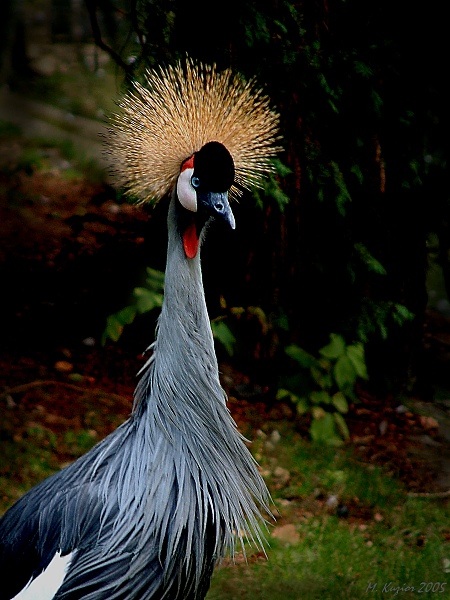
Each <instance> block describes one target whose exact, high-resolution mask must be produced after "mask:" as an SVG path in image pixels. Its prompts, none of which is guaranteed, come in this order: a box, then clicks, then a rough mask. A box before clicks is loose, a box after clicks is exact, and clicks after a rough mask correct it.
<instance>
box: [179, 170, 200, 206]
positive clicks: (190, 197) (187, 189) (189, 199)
mask: <svg viewBox="0 0 450 600" xmlns="http://www.w3.org/2000/svg"><path fill="white" fill-rule="evenodd" d="M193 173H194V169H184V170H183V171H181V173H180V175H179V176H178V181H177V195H178V200H179V201H180V203H181V205H182V206H184V208H186V209H187V210H190V211H192V212H197V193H196V191H195V190H194V188H193V187H192V185H191V177H192V175H193Z"/></svg>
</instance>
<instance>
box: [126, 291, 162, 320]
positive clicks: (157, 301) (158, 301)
mask: <svg viewBox="0 0 450 600" xmlns="http://www.w3.org/2000/svg"><path fill="white" fill-rule="evenodd" d="M133 295H134V297H135V298H136V309H137V312H138V313H139V314H142V313H146V312H150V311H151V310H153V309H154V308H161V306H162V303H163V297H164V296H163V295H162V294H160V293H158V292H155V291H153V290H150V289H148V288H145V287H137V288H134V290H133Z"/></svg>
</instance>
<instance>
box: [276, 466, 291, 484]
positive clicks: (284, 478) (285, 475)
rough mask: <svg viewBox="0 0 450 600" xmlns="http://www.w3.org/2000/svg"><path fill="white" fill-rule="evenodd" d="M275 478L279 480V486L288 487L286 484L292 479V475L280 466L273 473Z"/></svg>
mask: <svg viewBox="0 0 450 600" xmlns="http://www.w3.org/2000/svg"><path fill="white" fill-rule="evenodd" d="M273 476H274V477H275V478H276V479H277V481H278V484H279V485H281V486H284V485H286V483H287V482H288V481H289V479H290V478H291V474H290V473H289V471H288V470H287V469H285V468H283V467H280V466H278V467H275V469H274V471H273Z"/></svg>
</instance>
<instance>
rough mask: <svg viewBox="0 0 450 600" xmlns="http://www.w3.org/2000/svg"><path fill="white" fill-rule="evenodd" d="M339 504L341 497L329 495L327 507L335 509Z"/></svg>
mask: <svg viewBox="0 0 450 600" xmlns="http://www.w3.org/2000/svg"><path fill="white" fill-rule="evenodd" d="M338 504H339V498H338V497H337V496H336V495H332V496H329V497H328V498H327V500H326V502H325V505H326V507H327V508H330V509H333V508H336V506H337V505H338Z"/></svg>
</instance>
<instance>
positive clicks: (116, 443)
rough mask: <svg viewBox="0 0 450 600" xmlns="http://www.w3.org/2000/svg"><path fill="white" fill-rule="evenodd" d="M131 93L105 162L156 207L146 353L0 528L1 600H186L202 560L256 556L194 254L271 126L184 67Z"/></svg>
mask: <svg viewBox="0 0 450 600" xmlns="http://www.w3.org/2000/svg"><path fill="white" fill-rule="evenodd" d="M146 79H147V81H146V84H147V85H146V86H145V87H144V86H142V85H140V84H138V83H135V84H134V89H133V91H131V92H130V93H129V94H128V95H126V96H125V98H124V99H123V100H122V101H121V103H120V104H119V106H120V108H121V110H120V111H119V112H118V114H116V115H114V116H113V117H112V122H111V131H110V136H109V137H108V139H109V144H108V150H107V151H108V153H110V154H111V156H112V164H113V166H114V170H115V171H116V175H117V178H118V182H119V183H120V184H121V185H124V186H125V187H126V188H127V190H128V192H129V193H131V194H132V195H133V196H135V197H138V198H139V199H140V200H141V201H143V202H145V201H155V200H159V199H161V198H162V197H163V196H166V195H169V194H170V198H171V199H170V204H169V210H168V219H167V222H168V234H169V235H168V250H167V263H166V277H165V295H164V303H163V307H162V310H161V315H160V317H159V321H158V326H157V333H156V341H155V342H154V343H153V344H152V346H151V349H152V353H151V357H150V359H149V360H148V362H147V364H146V365H145V367H144V369H143V372H142V375H141V379H140V381H139V383H138V386H137V389H136V392H135V401H134V405H133V410H132V413H131V416H130V418H129V419H128V420H127V421H126V422H125V423H124V424H123V425H122V426H120V427H119V428H118V429H117V430H116V431H114V432H113V433H112V434H111V435H109V436H108V437H107V438H105V439H104V440H102V441H101V442H100V443H99V444H97V445H96V446H95V447H94V448H92V449H91V450H90V451H89V452H88V453H87V454H85V455H84V456H82V457H81V458H79V459H78V460H77V461H75V462H74V463H73V464H71V465H70V466H68V467H66V468H64V469H62V470H61V471H60V472H58V473H56V474H55V475H53V476H52V477H50V478H48V479H46V480H45V481H43V482H41V483H40V484H39V485H37V486H36V487H34V488H33V489H32V490H30V491H29V492H28V493H27V494H25V495H24V496H23V497H22V498H21V499H20V500H19V501H18V502H17V503H16V504H14V505H13V506H12V507H11V508H10V509H9V510H8V511H7V512H6V514H5V515H4V516H3V518H2V519H1V521H0V599H1V600H10V599H11V598H14V599H17V600H18V599H20V600H24V599H28V600H50V599H54V600H81V599H83V600H132V599H133V600H146V599H163V598H164V599H168V600H174V599H183V600H188V599H196V600H197V599H201V598H204V597H205V595H206V593H207V591H208V588H209V585H210V579H211V576H212V573H213V569H214V566H215V565H216V563H217V561H219V560H220V559H221V558H222V557H223V556H224V555H225V554H226V553H227V552H229V553H230V554H231V555H232V556H233V554H234V553H235V548H236V546H237V545H238V544H243V542H244V541H245V539H249V540H250V541H251V542H254V543H255V544H256V545H258V546H261V545H262V544H263V533H262V529H261V527H262V525H263V523H264V521H265V518H268V517H270V516H271V515H270V507H269V504H270V497H269V493H268V490H267V488H266V486H265V483H264V481H263V479H262V477H261V475H260V473H259V471H258V468H257V465H256V463H255V461H254V459H253V458H252V456H251V454H250V452H249V451H248V449H247V447H246V445H245V440H244V438H243V437H242V436H241V435H240V433H239V432H238V430H237V428H236V425H235V423H234V421H233V419H232V418H231V416H230V413H229V411H228V409H227V406H226V396H225V392H224V390H223V388H222V387H221V384H220V381H219V374H218V365H217V359H216V356H215V352H214V345H213V337H212V334H211V328H210V323H209V319H208V314H207V310H206V304H205V297H204V291H203V284H202V275H201V268H200V256H199V248H200V245H201V242H202V239H203V237H204V235H205V232H206V229H207V227H208V225H209V224H210V223H211V222H212V221H213V220H215V219H222V220H223V221H225V222H226V223H228V225H229V226H230V227H231V228H234V227H235V222H234V217H233V213H232V211H231V208H230V204H229V198H228V194H229V193H230V195H234V196H237V195H239V194H240V193H241V192H242V189H243V188H251V187H252V186H253V185H258V184H260V183H261V181H262V179H263V177H264V175H265V173H267V172H268V171H270V170H271V162H270V159H271V158H272V157H273V156H274V155H275V153H276V152H277V151H278V148H277V147H276V145H275V144H276V140H277V129H278V115H277V114H276V113H275V112H273V111H272V110H271V109H270V107H269V101H268V99H267V97H266V96H264V95H263V94H262V92H261V91H260V90H259V89H257V88H256V87H255V85H254V82H253V81H250V82H247V83H246V82H244V80H243V79H241V78H240V77H239V76H236V75H233V74H232V73H231V72H230V70H226V71H223V72H218V71H217V70H216V69H215V68H214V67H206V66H203V65H201V64H196V63H194V62H192V61H190V60H189V59H188V60H186V62H185V63H183V64H182V63H178V64H177V65H176V66H174V67H167V68H160V69H155V70H151V71H148V72H147V75H146ZM261 511H262V512H263V514H265V515H266V517H263V516H262V515H261Z"/></svg>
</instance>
